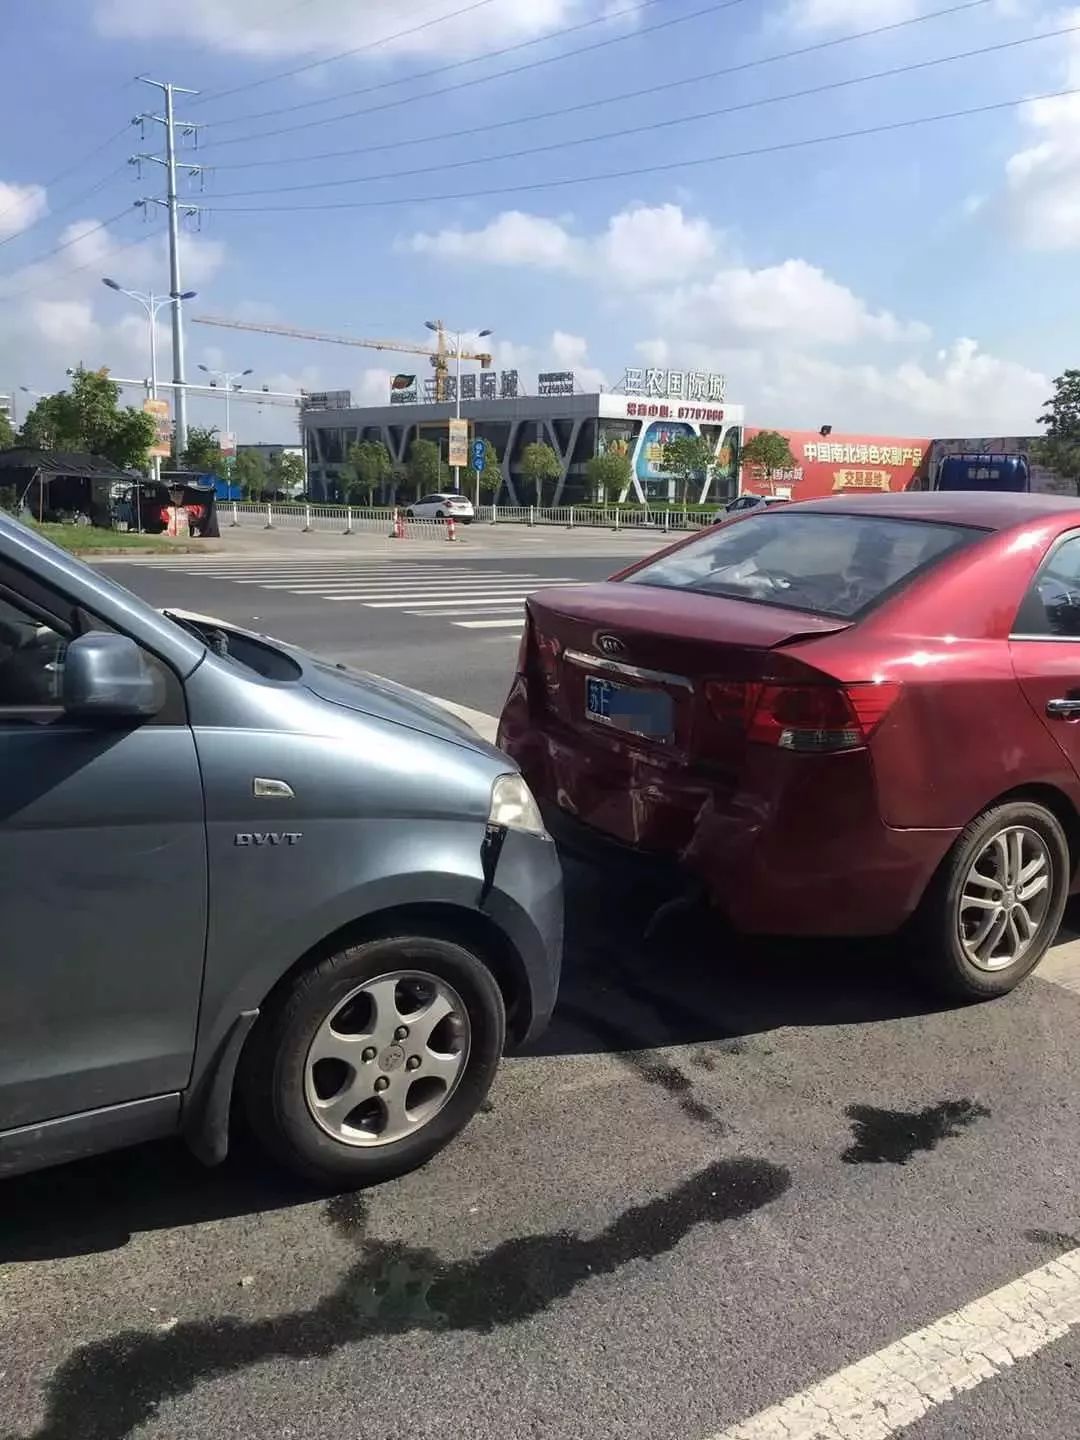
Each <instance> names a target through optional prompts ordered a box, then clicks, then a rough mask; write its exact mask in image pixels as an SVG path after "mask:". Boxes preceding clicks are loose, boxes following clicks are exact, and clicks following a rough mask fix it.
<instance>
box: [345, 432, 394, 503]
mask: <svg viewBox="0 0 1080 1440" xmlns="http://www.w3.org/2000/svg"><path fill="white" fill-rule="evenodd" d="M348 459H349V469H350V471H351V472H352V479H351V480H349V481H346V484H347V485H348V498H349V499H350V500H352V501H360V500H361V499H362V500H364V501H365V503H366V504H368V505H372V504H374V496H375V491H376V490H378V489H380V487H381V486H382V485H384V484H385V482H386V481H387V480H388V479H389V478H390V472H391V471H392V470H393V468H394V465H393V461H392V460H391V459H390V451H389V450H387V448H386V446H385V445H384V444H383V443H382V441H381V440H359V441H357V442H356V444H355V445H350V446H349V456H348Z"/></svg>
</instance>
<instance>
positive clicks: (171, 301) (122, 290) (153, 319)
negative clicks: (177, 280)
mask: <svg viewBox="0 0 1080 1440" xmlns="http://www.w3.org/2000/svg"><path fill="white" fill-rule="evenodd" d="M101 283H102V284H103V285H104V286H106V288H107V289H109V290H115V291H116V293H117V294H118V295H126V296H127V297H128V298H129V299H130V300H134V301H136V302H137V303H138V304H139V305H141V306H142V307H143V309H144V310H145V311H146V319H147V327H148V339H149V343H150V399H151V400H156V399H157V398H158V368H157V316H158V311H159V310H160V309H162V308H163V306H165V305H176V304H178V303H179V302H180V301H181V300H194V299H195V295H196V291H194V290H185V291H184V292H183V293H182V294H176V293H175V292H171V293H170V294H168V295H155V294H154V292H153V291H152V290H150V291H148V292H147V293H146V294H143V292H142V291H141V290H128V289H127V288H126V286H124V285H121V284H119V282H118V281H116V280H111V279H110V278H109V277H108V276H107V275H106V276H103V277H102V281H101ZM183 394H184V391H183V387H181V388H180V389H178V390H177V392H176V396H177V399H176V409H177V414H179V408H180V401H181V397H182V396H183ZM185 413H186V412H185ZM176 435H177V441H176V444H177V450H176V462H177V464H179V463H180V456H181V453H182V452H181V450H180V448H179V444H180V442H179V436H180V431H179V428H178V429H177V431H176ZM185 443H186V442H185ZM151 469H152V471H153V476H154V480H155V481H156V482H158V483H160V481H161V456H160V455H154V456H152V457H151ZM135 526H136V529H138V530H140V531H141V530H142V491H141V489H140V487H139V486H138V485H136V487H135Z"/></svg>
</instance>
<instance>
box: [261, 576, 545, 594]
mask: <svg viewBox="0 0 1080 1440" xmlns="http://www.w3.org/2000/svg"><path fill="white" fill-rule="evenodd" d="M533 583H536V584H538V585H549V586H550V585H563V584H564V583H565V581H563V580H560V579H559V578H558V577H557V576H556V577H555V579H553V580H541V579H540V578H539V577H538V576H536V575H511V576H509V577H508V578H506V579H503V578H502V577H501V576H500V578H499V579H497V580H480V579H477V580H462V581H460V582H459V583H458V584H456V585H454V587H453V588H454V590H455V591H458V590H460V591H461V592H462V593H463V594H467V593H468V591H470V590H484V589H491V588H493V587H496V586H507V585H508V586H514V587H516V588H518V589H520V588H521V586H522V585H531V584H533ZM450 584H451V582H450V581H449V580H412V581H404V582H403V581H400V580H378V581H375V580H355V579H354V580H324V581H323V582H322V583H321V584H318V585H316V584H308V583H307V582H305V583H304V584H299V583H298V582H297V581H295V580H294V581H286V582H285V583H283V584H276V583H275V584H273V585H264V586H263V587H262V588H263V589H264V590H287V591H288V592H289V594H290V595H309V594H313V593H319V594H321V593H323V592H326V591H330V590H345V589H352V590H355V589H356V587H357V586H358V585H363V586H364V588H365V589H367V590H370V591H372V592H378V591H383V592H384V593H386V594H388V595H402V594H406V593H408V592H409V591H410V590H412V591H419V590H424V589H427V588H432V587H433V588H434V589H435V590H436V591H441V590H443V589H445V588H446V587H448V586H449V585H450Z"/></svg>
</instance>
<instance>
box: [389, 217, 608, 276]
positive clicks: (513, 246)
mask: <svg viewBox="0 0 1080 1440" xmlns="http://www.w3.org/2000/svg"><path fill="white" fill-rule="evenodd" d="M402 248H404V249H407V250H411V251H412V252H413V253H414V254H417V255H433V256H435V257H436V258H437V259H439V260H458V261H468V262H471V261H475V260H477V259H482V260H483V262H484V263H485V264H487V265H529V266H534V267H535V268H537V269H539V270H576V269H578V268H580V266H581V264H582V262H583V260H584V254H583V250H582V246H581V242H580V241H577V240H575V239H574V237H573V236H572V235H571V234H570V233H569V231H567V230H566V229H565V228H564V227H563V226H562V225H560V224H559V222H558V221H557V220H548V219H546V218H545V217H544V216H543V215H527V214H525V213H524V211H521V210H504V211H503V213H502V214H501V215H497V216H496V217H495V219H494V220H492V221H491V222H490V223H489V224H487V225H485V226H484V227H483V228H482V229H480V230H471V231H470V230H460V229H455V228H453V227H450V228H448V229H445V230H439V231H437V232H436V233H435V234H434V235H427V234H423V233H421V234H417V235H413V236H411V237H410V238H409V239H408V240H406V241H404V242H403V247H402Z"/></svg>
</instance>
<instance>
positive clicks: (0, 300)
mask: <svg viewBox="0 0 1080 1440" xmlns="http://www.w3.org/2000/svg"><path fill="white" fill-rule="evenodd" d="M123 213H126V212H123ZM116 218H117V217H116V216H114V217H113V220H115V219H116ZM110 223H111V222H110V221H103V222H102V224H110ZM94 228H95V229H100V226H95V227H94ZM91 234H93V231H91V230H84V231H83V233H82V235H79V236H78V237H77V238H78V239H80V240H81V239H83V238H84V236H86V235H91ZM150 238H152V237H151V236H149V235H135V236H133V237H132V239H130V240H125V241H124V243H123V244H122V245H117V246H115V247H114V248H113V249H112V250H110V252H109V258H110V259H112V258H113V256H115V255H121V254H123V252H124V251H125V250H130V249H131V248H132V246H134V245H142V244H144V243H145V242H146V241H147V240H148V239H150ZM44 258H48V257H44ZM30 263H31V264H38V263H39V261H31V262H30ZM101 263H102V262H101V257H100V256H97V255H94V256H92V257H91V258H90V259H89V260H85V261H84V262H83V263H82V264H81V265H73V266H72V267H71V268H70V269H69V270H61V271H60V272H59V274H57V275H49V276H46V278H45V279H44V280H41V281H39V282H38V283H37V284H36V285H27V286H24V287H22V288H21V289H19V290H18V291H15V292H13V293H12V294H10V295H0V305H9V304H10V303H11V302H12V301H13V300H22V299H23V298H24V297H25V296H27V295H35V294H37V292H38V291H40V290H43V289H45V288H46V287H47V286H49V285H55V284H56V283H57V281H60V280H66V279H67V278H68V276H70V275H78V274H79V273H80V272H81V271H83V270H89V269H91V268H92V267H93V266H95V265H100V264H101ZM23 269H29V266H20V267H19V269H18V270H13V271H12V272H11V273H10V274H9V275H0V284H2V283H3V281H4V280H10V279H11V278H12V276H13V275H20V274H21V273H22V271H23Z"/></svg>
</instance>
